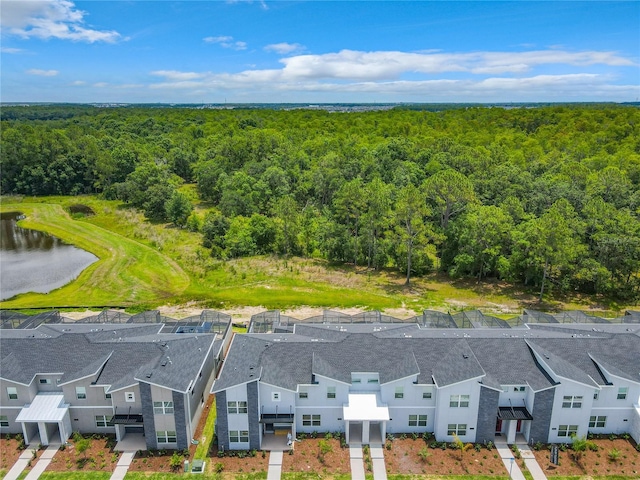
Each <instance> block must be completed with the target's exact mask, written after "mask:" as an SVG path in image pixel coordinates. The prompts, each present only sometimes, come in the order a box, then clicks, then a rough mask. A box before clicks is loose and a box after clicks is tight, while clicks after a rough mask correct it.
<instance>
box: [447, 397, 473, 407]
mask: <svg viewBox="0 0 640 480" xmlns="http://www.w3.org/2000/svg"><path fill="white" fill-rule="evenodd" d="M449 406H450V407H454V408H457V407H468V406H469V395H451V397H450V398H449Z"/></svg>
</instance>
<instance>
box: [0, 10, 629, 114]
mask: <svg viewBox="0 0 640 480" xmlns="http://www.w3.org/2000/svg"><path fill="white" fill-rule="evenodd" d="M0 8H1V11H0V22H1V40H2V47H1V50H2V53H1V55H2V57H1V61H2V64H1V66H2V70H1V85H0V94H1V96H2V98H1V100H2V101H3V102H169V103H223V102H225V101H226V102H228V103H235V102H303V103H307V102H308V103H322V102H520V101H616V102H619V101H636V100H637V99H638V97H640V2H638V1H633V2H610V1H608V2H598V1H589V2H579V1H572V2H557V1H546V2H528V1H520V2H497V1H485V2H471V1H465V2H449V1H439V2H422V1H409V0H407V1H399V2H390V1H374V2H369V1H354V2H346V1H335V2H334V1H309V2H306V1H295V2H288V1H270V0H262V1H260V0H258V1H255V0H254V1H223V0H221V1H182V2H180V1H71V0H49V1H35V0H20V1H5V0H1V3H0Z"/></svg>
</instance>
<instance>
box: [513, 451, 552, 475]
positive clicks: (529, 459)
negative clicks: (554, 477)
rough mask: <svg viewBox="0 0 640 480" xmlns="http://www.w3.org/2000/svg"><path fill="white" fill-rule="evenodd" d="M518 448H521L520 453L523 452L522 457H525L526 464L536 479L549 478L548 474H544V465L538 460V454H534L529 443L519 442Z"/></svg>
mask: <svg viewBox="0 0 640 480" xmlns="http://www.w3.org/2000/svg"><path fill="white" fill-rule="evenodd" d="M517 445H518V448H519V449H520V453H521V454H522V458H523V459H524V464H525V465H526V466H527V470H529V472H530V473H531V475H532V476H533V478H534V480H547V476H546V475H545V474H544V471H543V470H542V467H540V464H539V463H538V461H537V460H536V456H535V455H534V454H533V452H532V451H531V449H530V448H529V445H527V444H526V443H525V444H520V443H517Z"/></svg>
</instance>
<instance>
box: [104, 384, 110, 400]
mask: <svg viewBox="0 0 640 480" xmlns="http://www.w3.org/2000/svg"><path fill="white" fill-rule="evenodd" d="M108 388H109V387H104V398H105V399H106V400H111V394H110V393H107V389H108Z"/></svg>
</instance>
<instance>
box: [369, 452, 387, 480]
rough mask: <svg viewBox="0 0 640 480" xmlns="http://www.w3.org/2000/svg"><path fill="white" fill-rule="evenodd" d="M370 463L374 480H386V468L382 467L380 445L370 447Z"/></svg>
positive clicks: (382, 455) (382, 457)
mask: <svg viewBox="0 0 640 480" xmlns="http://www.w3.org/2000/svg"><path fill="white" fill-rule="evenodd" d="M369 451H370V453H371V462H372V463H373V478H374V480H387V467H385V465H384V452H383V450H382V445H371V448H370V450H369Z"/></svg>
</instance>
